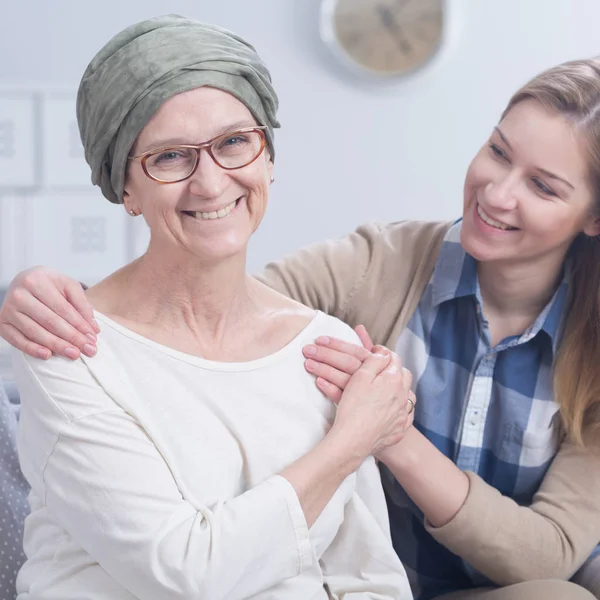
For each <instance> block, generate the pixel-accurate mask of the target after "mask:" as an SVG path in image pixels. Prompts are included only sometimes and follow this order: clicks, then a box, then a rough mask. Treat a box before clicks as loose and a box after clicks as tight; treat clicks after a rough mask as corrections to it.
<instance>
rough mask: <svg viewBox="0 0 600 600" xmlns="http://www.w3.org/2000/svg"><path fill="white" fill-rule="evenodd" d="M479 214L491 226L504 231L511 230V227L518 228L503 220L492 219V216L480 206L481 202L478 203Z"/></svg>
mask: <svg viewBox="0 0 600 600" xmlns="http://www.w3.org/2000/svg"><path fill="white" fill-rule="evenodd" d="M477 214H478V215H479V216H480V217H481V220H482V221H483V222H484V223H487V224H488V225H490V226H491V227H495V228H496V229H502V230H503V231H506V230H510V229H516V227H511V226H510V225H507V224H506V223H502V222H501V221H496V220H494V219H492V217H489V216H488V215H486V214H485V213H484V212H483V209H482V208H481V206H479V204H478V205H477Z"/></svg>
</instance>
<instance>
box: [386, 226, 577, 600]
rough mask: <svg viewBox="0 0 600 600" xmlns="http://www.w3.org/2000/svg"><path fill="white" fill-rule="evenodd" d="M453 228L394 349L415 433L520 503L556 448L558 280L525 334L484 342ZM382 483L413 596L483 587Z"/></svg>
mask: <svg viewBox="0 0 600 600" xmlns="http://www.w3.org/2000/svg"><path fill="white" fill-rule="evenodd" d="M460 228H461V223H460V222H458V223H456V224H455V225H453V226H452V227H451V228H450V230H449V231H448V233H447V234H446V237H445V240H444V243H443V245H442V248H441V250H440V254H439V257H438V260H437V263H436V267H435V270H434V272H433V275H432V277H431V280H430V281H429V283H428V285H427V287H426V288H425V291H424V293H423V296H422V298H421V301H420V303H419V306H418V308H417V310H416V312H415V314H414V315H413V316H412V318H411V320H410V322H409V323H408V325H407V327H406V329H405V330H404V332H403V333H402V335H401V336H400V338H399V340H398V345H397V347H396V351H397V352H398V354H399V355H400V357H401V358H402V361H403V363H404V365H405V366H406V367H407V368H408V369H410V370H411V371H412V373H413V377H414V382H415V386H414V389H415V392H416V394H417V398H418V399H419V402H418V403H417V406H416V410H415V425H416V427H417V428H418V429H419V431H421V432H422V433H423V434H424V435H425V436H426V437H427V438H428V439H429V440H430V441H431V442H432V443H433V444H435V446H436V447H437V448H438V449H439V450H440V451H441V452H443V453H444V454H445V455H446V456H448V457H449V458H450V459H451V460H452V461H453V462H454V463H455V464H456V465H457V466H458V467H459V468H460V469H462V470H465V471H467V470H468V471H473V472H474V473H477V474H478V475H479V476H481V477H482V478H483V479H484V480H485V481H486V482H487V483H489V484H490V485H492V486H494V487H495V488H497V489H498V490H499V491H500V492H501V493H502V494H504V495H506V496H508V497H510V498H513V499H514V500H515V501H516V502H518V503H519V504H521V505H528V504H530V503H531V501H532V498H533V495H534V494H535V492H536V491H537V489H538V487H539V486H540V483H541V481H542V479H543V477H544V475H545V473H546V470H547V469H548V466H549V464H550V462H551V460H552V458H553V457H554V456H555V454H556V452H557V450H558V439H557V436H556V434H555V431H556V428H555V421H556V419H557V417H558V405H557V404H556V402H555V401H554V397H553V386H552V373H551V371H552V362H553V358H554V354H555V351H556V346H557V342H558V337H559V329H560V325H561V316H562V312H563V307H564V305H565V300H566V296H567V290H568V283H567V280H566V278H565V279H563V282H562V283H561V284H560V285H559V287H558V289H557V290H556V292H555V294H554V296H553V298H552V299H551V300H550V302H549V303H548V304H547V306H546V307H545V308H544V309H543V310H542V312H541V313H540V315H539V316H538V318H537V319H536V320H535V322H534V323H533V325H532V326H531V327H530V328H529V329H528V330H527V331H525V333H523V334H522V335H520V336H513V337H509V338H506V339H504V340H502V341H501V342H500V343H499V344H498V345H497V346H495V347H492V346H491V344H490V332H489V328H488V323H487V321H486V320H485V317H484V316H483V312H482V300H481V293H480V289H479V282H478V278H477V263H476V261H475V259H474V258H473V257H471V256H470V255H468V254H467V253H466V252H465V251H464V250H463V249H462V247H461V245H460V243H459V237H460ZM383 483H384V488H385V489H386V496H387V501H388V509H389V513H390V522H391V529H392V539H393V542H394V547H395V549H396V551H397V553H398V556H399V557H400V559H401V560H402V562H403V563H404V566H405V567H406V570H407V573H408V575H409V578H410V581H411V585H412V588H413V592H414V594H415V598H416V599H417V600H428V599H430V598H435V597H436V596H439V595H441V594H444V593H447V592H451V591H455V590H462V589H469V588H472V587H478V586H484V585H491V582H490V581H489V580H488V579H486V578H485V577H484V576H483V575H482V574H480V573H479V572H477V571H476V570H475V569H473V568H472V567H471V566H470V565H469V564H467V563H466V562H465V561H463V560H462V559H461V558H459V557H457V556H456V555H454V554H452V553H451V552H450V551H449V550H447V549H446V548H444V547H443V546H442V545H440V544H438V543H437V542H436V541H435V540H434V539H433V538H432V537H431V536H430V535H429V534H428V533H427V532H426V531H425V528H424V526H423V514H422V513H421V512H420V511H419V509H418V508H417V507H416V506H415V505H414V504H413V503H412V501H411V500H410V499H409V498H408V496H407V495H406V493H405V492H404V491H403V490H402V488H401V487H400V486H399V485H398V483H397V482H396V481H395V480H394V478H393V477H392V476H391V474H390V473H389V471H387V469H385V468H384V469H383Z"/></svg>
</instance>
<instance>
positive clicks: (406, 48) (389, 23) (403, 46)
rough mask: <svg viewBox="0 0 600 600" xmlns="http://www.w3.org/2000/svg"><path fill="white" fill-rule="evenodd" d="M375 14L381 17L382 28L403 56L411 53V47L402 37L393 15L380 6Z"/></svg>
mask: <svg viewBox="0 0 600 600" xmlns="http://www.w3.org/2000/svg"><path fill="white" fill-rule="evenodd" d="M377 12H378V13H379V16H380V17H381V22H382V23H383V26H384V27H385V28H386V29H387V30H388V31H389V32H390V33H391V34H392V36H393V37H394V39H395V40H396V42H397V44H398V47H399V48H400V50H401V51H402V52H403V53H404V54H409V53H410V52H411V51H412V46H411V45H410V44H409V43H408V41H407V39H406V36H405V35H404V33H403V31H402V28H401V27H400V25H399V24H398V21H396V19H395V18H394V14H393V13H392V11H391V10H390V9H389V8H388V7H387V6H382V5H381V4H380V5H379V6H377Z"/></svg>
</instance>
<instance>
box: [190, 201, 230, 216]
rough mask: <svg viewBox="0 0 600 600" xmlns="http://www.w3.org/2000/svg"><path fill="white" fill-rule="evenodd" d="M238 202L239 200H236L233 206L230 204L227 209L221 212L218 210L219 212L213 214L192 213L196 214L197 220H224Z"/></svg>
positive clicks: (222, 209)
mask: <svg viewBox="0 0 600 600" xmlns="http://www.w3.org/2000/svg"><path fill="white" fill-rule="evenodd" d="M236 202H237V200H234V201H233V202H232V203H231V204H229V205H228V206H226V207H225V208H221V209H220V210H217V211H212V212H200V211H196V212H195V213H192V214H194V216H195V217H196V219H204V220H212V219H222V218H223V217H226V216H227V215H228V214H229V213H230V212H231V211H232V210H233V209H234V208H235V205H236Z"/></svg>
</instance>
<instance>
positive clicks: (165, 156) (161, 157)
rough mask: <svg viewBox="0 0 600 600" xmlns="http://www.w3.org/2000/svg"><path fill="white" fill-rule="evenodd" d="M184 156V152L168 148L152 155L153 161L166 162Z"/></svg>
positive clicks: (156, 162)
mask: <svg viewBox="0 0 600 600" xmlns="http://www.w3.org/2000/svg"><path fill="white" fill-rule="evenodd" d="M182 158H184V154H183V153H182V152H179V151H178V150H168V151H166V152H161V153H160V154H157V155H156V156H155V157H154V163H155V164H158V163H166V162H173V161H176V160H180V159H182Z"/></svg>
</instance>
